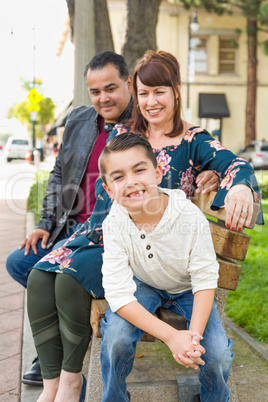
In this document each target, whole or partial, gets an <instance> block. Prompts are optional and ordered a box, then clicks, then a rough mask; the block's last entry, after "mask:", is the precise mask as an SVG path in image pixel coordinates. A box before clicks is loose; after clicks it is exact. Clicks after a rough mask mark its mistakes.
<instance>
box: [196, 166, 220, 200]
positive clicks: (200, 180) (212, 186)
mask: <svg viewBox="0 0 268 402" xmlns="http://www.w3.org/2000/svg"><path fill="white" fill-rule="evenodd" d="M195 182H196V185H197V189H196V192H197V193H201V192H202V194H207V193H210V192H211V191H218V189H219V185H220V179H219V177H218V176H217V175H216V173H215V172H213V170H206V171H204V172H202V173H200V174H199V175H198V176H197V178H196V181H195Z"/></svg>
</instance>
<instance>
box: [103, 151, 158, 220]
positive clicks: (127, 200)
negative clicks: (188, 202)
mask: <svg viewBox="0 0 268 402" xmlns="http://www.w3.org/2000/svg"><path fill="white" fill-rule="evenodd" d="M105 171H106V181H107V185H104V188H105V190H106V191H107V192H108V194H109V196H110V197H111V198H113V199H115V200H116V201H117V202H118V203H119V204H120V205H122V206H124V207H125V208H127V210H128V212H129V213H130V214H133V213H135V214H136V213H145V214H148V215H151V214H153V213H155V211H156V209H158V208H159V206H158V205H157V208H156V204H158V201H159V193H158V190H157V185H158V184H160V183H161V180H162V169H161V166H157V167H156V168H155V167H154V166H153V163H152V161H151V160H150V159H149V158H148V156H147V155H146V152H145V150H144V149H143V148H142V147H141V146H137V147H134V148H130V149H127V150H123V151H116V152H113V153H111V154H110V155H109V156H107V159H106V161H105Z"/></svg>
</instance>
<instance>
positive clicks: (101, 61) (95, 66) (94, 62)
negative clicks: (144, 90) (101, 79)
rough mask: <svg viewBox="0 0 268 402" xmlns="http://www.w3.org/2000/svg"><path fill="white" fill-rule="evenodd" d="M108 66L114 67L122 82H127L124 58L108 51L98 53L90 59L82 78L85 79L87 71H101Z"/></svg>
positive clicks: (126, 68)
mask: <svg viewBox="0 0 268 402" xmlns="http://www.w3.org/2000/svg"><path fill="white" fill-rule="evenodd" d="M108 64H112V65H114V66H115V68H116V69H117V71H118V73H119V77H120V78H121V79H122V80H123V81H126V80H127V78H128V76H129V73H128V67H127V64H126V62H125V59H124V57H123V56H120V54H117V53H114V52H110V51H108V50H107V51H105V52H102V53H98V54H96V55H95V56H94V57H92V59H91V60H90V62H89V63H88V64H87V65H86V68H85V72H84V77H85V78H87V72H88V70H101V69H102V68H104V67H106V66H107V65H108Z"/></svg>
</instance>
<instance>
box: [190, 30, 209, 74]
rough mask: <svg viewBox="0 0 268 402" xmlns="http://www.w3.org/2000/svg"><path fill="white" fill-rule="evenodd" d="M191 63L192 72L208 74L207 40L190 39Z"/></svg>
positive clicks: (201, 38) (200, 38) (203, 38)
mask: <svg viewBox="0 0 268 402" xmlns="http://www.w3.org/2000/svg"><path fill="white" fill-rule="evenodd" d="M190 47H191V61H192V62H193V63H194V72H195V73H201V74H206V73H207V72H208V52H207V38H205V37H197V36H195V37H192V38H191V43H190Z"/></svg>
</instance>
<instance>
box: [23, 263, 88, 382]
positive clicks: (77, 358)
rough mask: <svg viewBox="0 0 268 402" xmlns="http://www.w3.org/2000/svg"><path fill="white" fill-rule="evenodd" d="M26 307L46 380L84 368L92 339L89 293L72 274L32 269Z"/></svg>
mask: <svg viewBox="0 0 268 402" xmlns="http://www.w3.org/2000/svg"><path fill="white" fill-rule="evenodd" d="M27 298H28V300H27V307H28V315H29V320H30V324H31V328H32V333H33V338H34V343H35V347H36V350H37V353H38V357H39V360H40V366H41V372H42V376H43V378H44V379H53V378H57V377H59V375H60V371H61V369H64V370H65V371H68V372H71V373H79V372H80V371H81V370H82V365H83V360H84V356H85V353H86V351H87V347H88V344H89V341H90V338H91V332H92V331H91V327H90V304H91V296H90V294H89V293H88V292H87V291H86V290H85V289H84V288H83V287H82V286H81V285H80V284H79V282H78V281H77V280H76V279H75V278H74V277H73V276H72V275H69V274H61V273H58V274H56V273H54V272H47V271H41V270H38V269H33V270H32V272H31V273H30V275H29V278H28V283H27Z"/></svg>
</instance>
